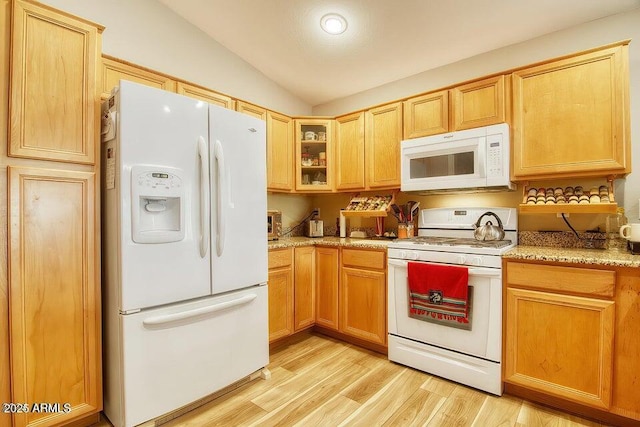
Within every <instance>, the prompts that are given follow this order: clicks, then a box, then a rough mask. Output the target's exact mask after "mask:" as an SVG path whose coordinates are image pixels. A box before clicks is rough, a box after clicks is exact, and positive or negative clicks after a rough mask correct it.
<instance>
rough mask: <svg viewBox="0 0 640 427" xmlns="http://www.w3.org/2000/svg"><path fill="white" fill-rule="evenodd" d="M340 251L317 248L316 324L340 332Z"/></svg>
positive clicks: (329, 248) (332, 248)
mask: <svg viewBox="0 0 640 427" xmlns="http://www.w3.org/2000/svg"><path fill="white" fill-rule="evenodd" d="M339 268H340V265H339V249H338V248H334V247H322V246H318V247H316V289H317V292H316V324H317V325H319V326H322V327H324V328H328V329H333V330H336V331H337V330H338V283H339V279H340V277H339Z"/></svg>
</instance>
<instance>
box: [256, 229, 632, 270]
mask: <svg viewBox="0 0 640 427" xmlns="http://www.w3.org/2000/svg"><path fill="white" fill-rule="evenodd" d="M391 241H392V240H372V239H351V238H341V237H330V236H325V237H287V238H284V239H280V240H272V241H270V242H269V244H268V247H269V249H282V248H292V247H298V246H337V247H340V246H341V247H353V248H363V249H383V250H384V249H387V246H388V245H389V243H390V242H391ZM502 258H504V259H513V260H518V259H520V260H530V261H548V262H559V263H567V264H584V265H600V266H610V267H632V268H640V256H639V255H632V254H631V253H629V252H614V251H608V250H602V249H577V248H558V247H551V246H524V245H519V246H516V247H515V248H513V249H510V250H509V251H507V252H505V253H504V254H503V255H502Z"/></svg>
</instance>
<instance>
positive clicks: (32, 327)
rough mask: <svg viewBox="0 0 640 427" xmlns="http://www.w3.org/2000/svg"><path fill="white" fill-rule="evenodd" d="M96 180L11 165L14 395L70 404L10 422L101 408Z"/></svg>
mask: <svg viewBox="0 0 640 427" xmlns="http://www.w3.org/2000/svg"><path fill="white" fill-rule="evenodd" d="M95 181H96V180H95V174H94V173H92V172H76V171H62V170H47V169H36V168H15V167H9V248H8V255H9V257H8V258H9V259H8V263H9V271H10V275H9V287H10V292H9V298H10V299H9V304H10V313H11V321H10V325H11V350H12V356H13V357H12V358H11V361H12V365H11V376H12V381H11V384H12V401H14V402H28V403H30V404H32V403H37V402H50V403H55V402H59V403H60V404H62V403H69V404H70V405H71V408H70V409H71V411H70V412H69V413H64V412H61V413H36V412H29V413H17V414H15V415H14V426H16V427H22V426H31V425H33V426H35V425H38V426H54V425H56V426H57V425H60V424H61V423H64V422H68V421H71V420H74V419H77V418H81V417H83V416H86V415H90V414H92V413H95V414H97V413H98V412H99V411H100V410H101V409H102V369H101V350H100V349H101V312H100V281H99V278H100V263H99V261H98V260H99V257H98V256H97V254H98V253H99V252H98V247H97V245H98V244H99V243H98V241H99V239H98V236H99V235H100V230H99V228H98V227H99V225H98V224H99V221H97V215H96V210H95V209H96V206H95V205H96V202H95V192H96V187H95V185H96V182H95Z"/></svg>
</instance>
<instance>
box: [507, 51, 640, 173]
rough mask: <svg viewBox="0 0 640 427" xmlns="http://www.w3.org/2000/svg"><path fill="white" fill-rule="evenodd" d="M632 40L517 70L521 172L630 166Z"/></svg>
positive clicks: (516, 137) (516, 168)
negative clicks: (629, 58) (630, 51)
mask: <svg viewBox="0 0 640 427" xmlns="http://www.w3.org/2000/svg"><path fill="white" fill-rule="evenodd" d="M628 74H629V70H628V45H627V42H624V43H622V44H618V45H615V46H611V47H607V48H603V49H599V50H595V51H592V52H589V53H585V54H581V55H577V56H573V57H570V58H565V59H560V60H557V61H553V62H549V63H546V64H542V65H538V66H534V67H531V68H527V69H524V70H520V71H516V72H514V73H513V170H512V173H513V177H514V179H517V180H527V179H541V178H560V177H569V176H570V177H576V176H605V175H609V174H625V173H628V172H629V171H630V165H631V163H630V161H631V151H630V135H629V126H630V124H629V120H630V119H629V82H628Z"/></svg>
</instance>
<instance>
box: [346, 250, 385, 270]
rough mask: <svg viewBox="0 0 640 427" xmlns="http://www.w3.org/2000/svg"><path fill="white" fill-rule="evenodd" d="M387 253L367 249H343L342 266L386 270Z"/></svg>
mask: <svg viewBox="0 0 640 427" xmlns="http://www.w3.org/2000/svg"><path fill="white" fill-rule="evenodd" d="M385 264H386V252H384V251H376V250H365V249H343V250H342V265H344V266H351V267H364V268H375V269H377V270H383V269H385V268H386V265H385Z"/></svg>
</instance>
